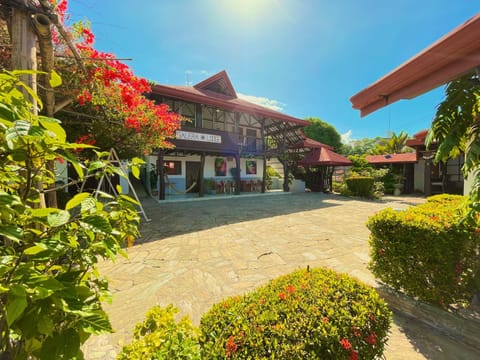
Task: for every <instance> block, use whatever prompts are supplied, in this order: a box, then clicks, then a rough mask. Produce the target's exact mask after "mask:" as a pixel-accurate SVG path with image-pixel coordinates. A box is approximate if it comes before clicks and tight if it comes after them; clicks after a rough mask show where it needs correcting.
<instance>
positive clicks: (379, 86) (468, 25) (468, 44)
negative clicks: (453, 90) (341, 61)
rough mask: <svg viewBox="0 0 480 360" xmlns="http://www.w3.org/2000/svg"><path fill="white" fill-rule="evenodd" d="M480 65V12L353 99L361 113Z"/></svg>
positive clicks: (448, 79)
mask: <svg viewBox="0 0 480 360" xmlns="http://www.w3.org/2000/svg"><path fill="white" fill-rule="evenodd" d="M479 65H480V14H477V15H475V16H474V17H472V18H471V19H470V20H468V21H466V22H465V23H464V24H462V25H460V26H459V27H457V28H455V29H454V30H453V31H451V32H450V33H448V34H447V35H445V36H443V37H442V38H441V39H440V40H438V41H437V42H435V43H434V44H432V45H430V46H429V47H428V48H426V49H425V50H423V51H422V52H420V53H419V54H417V55H416V56H414V57H412V58H411V59H410V60H408V61H407V62H405V63H404V64H402V65H400V66H399V67H398V68H396V69H395V70H393V71H391V72H390V73H388V74H387V75H385V76H384V77H382V78H381V79H379V80H378V81H376V82H375V83H373V84H372V85H370V86H368V87H367V88H365V89H363V90H362V91H360V92H359V93H357V94H356V95H354V96H352V97H351V98H350V101H351V102H352V106H353V108H354V109H358V110H360V114H361V116H365V115H368V114H370V113H372V112H374V111H375V110H378V109H380V108H382V107H384V106H386V105H388V104H391V103H394V102H396V101H398V100H400V99H412V98H414V97H416V96H418V95H421V94H423V93H425V92H427V91H430V90H432V89H434V88H436V87H438V86H440V85H442V84H445V83H447V82H449V81H451V80H454V79H455V78H457V77H459V76H460V75H462V74H464V73H467V72H469V71H471V70H473V69H475V68H476V67H477V66H479Z"/></svg>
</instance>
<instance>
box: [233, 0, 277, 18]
mask: <svg viewBox="0 0 480 360" xmlns="http://www.w3.org/2000/svg"><path fill="white" fill-rule="evenodd" d="M227 3H228V6H229V8H230V11H233V12H234V13H235V15H236V16H238V17H241V18H243V19H250V20H254V19H256V18H258V17H262V16H264V15H265V14H266V13H267V11H268V9H269V8H270V7H272V6H273V3H274V1H273V0H230V1H228V2H227Z"/></svg>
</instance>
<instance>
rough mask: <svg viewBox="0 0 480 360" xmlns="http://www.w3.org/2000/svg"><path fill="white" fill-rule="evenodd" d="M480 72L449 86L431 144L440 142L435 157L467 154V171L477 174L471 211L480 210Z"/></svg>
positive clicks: (436, 115)
mask: <svg viewBox="0 0 480 360" xmlns="http://www.w3.org/2000/svg"><path fill="white" fill-rule="evenodd" d="M479 114H480V76H479V73H478V71H477V72H471V73H469V74H466V75H464V76H462V77H460V78H458V79H456V80H454V81H452V82H450V83H449V84H448V85H447V86H446V88H445V99H444V100H443V101H442V102H441V103H440V104H439V105H438V108H437V112H436V114H435V118H434V120H433V122H432V128H431V131H430V132H429V134H428V137H427V145H431V144H432V143H434V142H437V143H438V144H439V146H438V150H437V152H436V155H435V161H437V162H438V161H443V162H446V161H447V160H448V159H449V158H453V157H456V156H459V155H461V154H462V153H464V154H465V163H464V165H463V169H462V171H463V174H464V176H465V177H466V176H467V175H468V174H469V173H472V174H473V176H474V182H473V185H472V189H471V191H470V196H469V208H470V215H474V214H478V213H479V212H480V115H479Z"/></svg>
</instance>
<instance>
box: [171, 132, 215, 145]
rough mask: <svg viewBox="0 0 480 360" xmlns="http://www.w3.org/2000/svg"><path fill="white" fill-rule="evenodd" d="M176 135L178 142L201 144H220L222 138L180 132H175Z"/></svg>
mask: <svg viewBox="0 0 480 360" xmlns="http://www.w3.org/2000/svg"><path fill="white" fill-rule="evenodd" d="M176 135H177V139H178V140H189V141H202V142H208V143H215V144H221V143H222V137H221V136H220V135H212V134H202V133H197V132H191V131H181V130H177V132H176Z"/></svg>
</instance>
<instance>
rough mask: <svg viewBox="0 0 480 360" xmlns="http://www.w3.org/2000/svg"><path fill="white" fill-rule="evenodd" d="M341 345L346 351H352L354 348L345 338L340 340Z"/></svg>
mask: <svg viewBox="0 0 480 360" xmlns="http://www.w3.org/2000/svg"><path fill="white" fill-rule="evenodd" d="M340 345H341V346H342V347H343V348H344V349H345V350H350V349H351V348H352V344H351V343H350V341H348V339H345V338H343V339H342V340H340Z"/></svg>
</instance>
